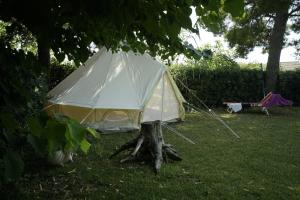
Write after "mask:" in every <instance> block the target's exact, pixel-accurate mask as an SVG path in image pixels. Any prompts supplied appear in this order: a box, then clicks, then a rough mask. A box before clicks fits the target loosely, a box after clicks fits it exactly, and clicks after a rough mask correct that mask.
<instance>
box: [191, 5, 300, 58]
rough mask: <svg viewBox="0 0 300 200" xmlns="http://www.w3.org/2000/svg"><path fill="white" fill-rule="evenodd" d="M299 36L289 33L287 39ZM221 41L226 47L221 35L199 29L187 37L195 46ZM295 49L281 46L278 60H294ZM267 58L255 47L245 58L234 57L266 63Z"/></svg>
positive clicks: (226, 46)
mask: <svg viewBox="0 0 300 200" xmlns="http://www.w3.org/2000/svg"><path fill="white" fill-rule="evenodd" d="M190 17H191V20H192V22H193V24H194V23H195V22H196V18H197V17H196V13H195V11H194V10H193V13H192V15H191V16H190ZM296 37H298V38H299V37H300V35H299V34H298V35H297V34H295V33H291V34H290V35H289V36H288V40H291V39H293V38H296ZM218 40H219V41H221V42H222V44H223V46H224V47H225V48H229V47H228V43H227V42H226V41H225V39H224V38H223V37H220V36H219V37H216V36H214V34H213V33H211V32H208V31H206V30H200V35H199V36H197V35H196V34H192V35H190V37H188V38H187V41H188V42H189V43H190V44H192V45H193V46H194V47H195V48H197V47H201V46H203V45H205V44H210V45H214V44H215V43H216V41H218ZM295 52H296V49H295V48H294V47H287V48H283V49H282V51H281V56H280V62H289V61H296V60H297V59H296V56H295ZM267 59H268V54H263V53H262V48H259V47H256V48H255V49H254V50H253V51H252V52H250V53H249V54H248V56H247V58H246V59H242V58H238V59H236V61H237V62H242V63H267Z"/></svg>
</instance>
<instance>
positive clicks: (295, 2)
mask: <svg viewBox="0 0 300 200" xmlns="http://www.w3.org/2000/svg"><path fill="white" fill-rule="evenodd" d="M232 22H233V25H230V24H229V26H228V27H229V28H228V29H227V30H226V38H227V39H228V40H229V43H230V46H231V47H233V46H236V47H237V52H238V53H239V54H240V55H241V56H246V55H247V54H248V53H249V52H250V51H251V50H253V49H254V47H256V46H261V47H263V48H264V50H265V51H267V52H268V54H269V56H268V62H267V69H266V90H267V92H269V91H275V90H276V84H277V79H278V73H279V62H280V53H281V50H282V48H283V47H284V45H292V44H291V43H287V41H286V38H285V37H286V36H287V35H288V33H289V30H294V31H298V32H299V30H300V26H299V23H300V1H299V0H278V1H272V0H247V1H246V7H245V14H244V15H243V17H241V18H238V19H236V20H233V21H232ZM288 22H291V23H293V25H292V26H289V25H288ZM293 44H299V40H296V41H294V42H293Z"/></svg>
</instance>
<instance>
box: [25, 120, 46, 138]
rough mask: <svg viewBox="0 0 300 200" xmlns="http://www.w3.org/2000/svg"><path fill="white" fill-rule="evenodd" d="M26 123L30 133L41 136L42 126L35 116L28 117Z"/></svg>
mask: <svg viewBox="0 0 300 200" xmlns="http://www.w3.org/2000/svg"><path fill="white" fill-rule="evenodd" d="M27 124H28V127H29V130H30V132H31V134H32V135H34V136H37V137H40V136H41V133H42V131H43V129H44V128H43V127H42V125H41V123H40V120H39V119H38V118H37V117H30V118H28V119H27Z"/></svg>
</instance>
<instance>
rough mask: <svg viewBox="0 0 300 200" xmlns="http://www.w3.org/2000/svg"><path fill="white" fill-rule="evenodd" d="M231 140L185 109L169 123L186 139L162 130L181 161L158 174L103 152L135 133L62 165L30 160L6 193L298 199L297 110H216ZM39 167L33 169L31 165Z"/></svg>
mask: <svg viewBox="0 0 300 200" xmlns="http://www.w3.org/2000/svg"><path fill="white" fill-rule="evenodd" d="M217 113H218V114H220V116H221V117H222V118H223V119H224V120H225V121H226V122H227V123H228V124H229V125H230V126H231V127H232V128H233V129H234V130H235V131H236V132H237V133H238V134H239V135H240V137H241V138H240V139H237V138H235V137H234V136H233V135H232V134H231V133H230V132H229V131H228V130H227V129H225V128H224V127H223V126H222V125H220V123H219V122H217V121H216V120H213V119H211V118H210V117H208V116H206V115H205V114H188V115H187V117H186V121H185V122H184V123H180V124H176V125H173V126H175V127H176V129H177V130H179V131H180V132H181V133H182V134H184V135H185V136H187V137H189V138H190V139H192V140H193V141H195V142H196V145H192V144H190V143H188V142H186V141H184V140H183V139H182V138H180V137H178V136H176V135H174V134H173V133H170V132H167V131H164V137H165V140H166V141H167V142H168V143H171V144H173V145H174V146H175V148H176V149H177V150H178V152H179V154H180V155H181V156H182V158H183V161H181V162H173V163H167V164H163V166H162V168H161V172H160V174H159V175H155V174H154V172H153V170H152V168H151V167H150V166H149V165H146V164H141V163H140V164H136V163H128V164H120V163H119V160H120V159H121V158H122V157H123V156H125V154H120V155H119V156H117V157H115V158H114V159H112V160H109V159H108V157H109V155H110V154H111V153H112V152H113V151H114V150H115V149H116V147H118V146H120V145H122V144H123V143H125V142H126V141H128V140H130V139H131V138H133V137H135V135H134V134H133V133H123V134H110V135H103V136H102V137H101V139H100V140H99V141H95V142H94V145H93V147H92V149H91V152H90V154H89V155H88V156H83V155H77V156H75V157H74V160H75V161H74V163H70V164H67V165H66V166H65V167H56V168H50V167H45V166H39V165H37V166H32V170H31V171H32V173H30V174H26V175H25V176H24V178H22V180H21V181H19V183H18V187H19V191H18V192H16V191H14V194H12V193H9V191H7V196H10V197H12V196H14V195H15V196H16V195H17V194H18V193H19V194H18V197H22V198H28V199H33V198H34V199H38V198H39V199H49V198H53V199H85V198H86V199H161V200H162V199H228V200H232V199H249V200H250V199H271V200H275V199H289V200H290V199H300V108H277V109H275V110H271V116H270V117H267V116H266V115H264V114H263V113H260V112H253V111H252V112H251V111H249V112H244V113H240V114H227V113H225V112H224V111H223V110H218V112H217ZM37 169H39V170H37Z"/></svg>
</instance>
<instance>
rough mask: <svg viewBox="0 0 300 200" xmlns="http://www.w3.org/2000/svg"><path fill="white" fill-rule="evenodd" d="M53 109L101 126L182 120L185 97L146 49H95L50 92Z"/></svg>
mask: <svg viewBox="0 0 300 200" xmlns="http://www.w3.org/2000/svg"><path fill="white" fill-rule="evenodd" d="M48 96H49V97H50V99H49V104H51V106H49V107H48V108H47V109H46V110H47V112H48V113H53V112H58V113H62V114H64V115H67V116H69V117H71V118H73V119H76V120H77V121H79V122H81V123H85V124H87V125H89V126H91V127H93V128H96V129H99V130H101V131H104V132H105V131H112V130H114V131H123V130H124V131H127V130H133V129H139V128H140V124H141V123H145V122H151V121H156V120H161V121H174V120H175V121H176V120H183V119H184V113H185V112H184V108H183V102H185V100H184V98H183V96H182V95H181V93H180V91H179V89H178V87H177V86H176V84H175V82H174V80H173V79H172V77H171V75H170V73H169V72H168V69H167V67H166V66H165V65H163V64H162V63H160V62H158V61H156V60H155V59H154V58H152V57H151V56H150V55H148V54H143V55H142V54H135V53H134V52H132V51H129V52H122V51H119V52H114V53H113V52H112V51H110V50H106V49H105V48H102V49H100V50H99V51H98V52H97V53H96V54H95V55H93V56H92V57H91V58H90V59H88V60H87V61H86V63H85V64H84V65H82V66H81V67H79V68H78V69H77V70H75V71H74V72H73V73H71V74H70V75H69V76H68V77H67V78H66V79H64V80H63V81H62V82H60V83H59V84H58V85H57V86H56V87H55V88H53V89H52V90H51V91H50V92H49V93H48Z"/></svg>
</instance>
